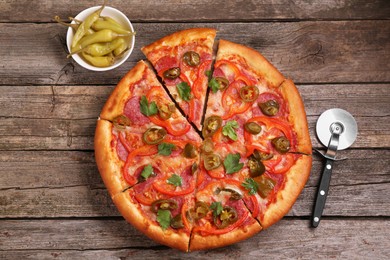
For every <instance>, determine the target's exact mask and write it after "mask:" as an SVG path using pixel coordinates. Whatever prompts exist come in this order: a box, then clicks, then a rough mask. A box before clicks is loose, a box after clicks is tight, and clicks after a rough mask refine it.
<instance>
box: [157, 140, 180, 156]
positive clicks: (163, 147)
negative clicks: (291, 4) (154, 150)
mask: <svg viewBox="0 0 390 260" xmlns="http://www.w3.org/2000/svg"><path fill="white" fill-rule="evenodd" d="M175 148H176V145H174V144H170V143H161V144H159V145H158V154H160V155H165V156H169V155H171V153H172V150H173V149H175Z"/></svg>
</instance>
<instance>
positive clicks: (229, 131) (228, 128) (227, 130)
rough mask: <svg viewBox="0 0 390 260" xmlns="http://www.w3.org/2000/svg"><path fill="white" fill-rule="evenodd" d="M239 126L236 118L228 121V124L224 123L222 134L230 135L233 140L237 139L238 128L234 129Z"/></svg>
mask: <svg viewBox="0 0 390 260" xmlns="http://www.w3.org/2000/svg"><path fill="white" fill-rule="evenodd" d="M238 128H239V125H238V123H237V121H236V120H232V121H228V122H227V123H226V125H224V127H223V128H222V134H223V135H224V136H227V137H229V138H230V139H232V140H233V141H237V138H238V137H237V133H236V130H234V129H238Z"/></svg>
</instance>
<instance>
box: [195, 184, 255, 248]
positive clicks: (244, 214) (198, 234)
mask: <svg viewBox="0 0 390 260" xmlns="http://www.w3.org/2000/svg"><path fill="white" fill-rule="evenodd" d="M252 197H254V196H253V195H251V194H249V193H248V192H247V191H246V190H245V189H244V187H243V186H242V183H241V182H239V181H236V180H234V179H220V180H211V179H209V180H208V181H207V184H206V185H205V186H204V187H203V188H201V189H199V190H198V191H197V192H196V202H195V206H194V207H193V208H191V209H190V210H189V214H188V216H189V218H190V221H191V222H192V223H193V224H194V228H193V230H192V235H191V243H190V251H194V250H204V249H210V248H216V247H222V246H226V245H229V244H231V243H236V242H239V241H242V240H245V239H247V238H249V237H251V236H253V235H254V234H256V233H258V232H259V231H260V230H261V229H262V228H261V226H260V224H259V223H258V221H257V220H256V219H255V217H256V216H253V213H251V212H250V211H249V210H248V209H247V207H246V205H245V203H244V200H252V199H253V198H252ZM254 214H257V213H256V212H254Z"/></svg>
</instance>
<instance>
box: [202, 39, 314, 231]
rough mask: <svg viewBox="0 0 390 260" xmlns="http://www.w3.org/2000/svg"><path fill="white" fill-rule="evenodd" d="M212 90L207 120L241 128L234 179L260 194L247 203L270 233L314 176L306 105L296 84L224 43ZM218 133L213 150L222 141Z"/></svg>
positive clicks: (252, 53)
mask: <svg viewBox="0 0 390 260" xmlns="http://www.w3.org/2000/svg"><path fill="white" fill-rule="evenodd" d="M209 87H210V88H211V90H210V94H209V99H208V104H207V112H206V119H207V118H209V117H213V118H215V117H216V116H218V117H219V118H220V119H222V123H221V124H226V122H229V121H232V120H234V121H236V122H238V126H239V127H238V129H237V133H238V135H237V137H238V138H237V139H238V140H237V141H236V143H235V146H237V144H244V146H245V150H246V151H245V154H244V155H242V154H241V158H240V163H242V164H243V169H242V171H241V172H240V173H241V174H239V175H238V174H235V176H234V175H233V176H231V177H232V178H235V179H237V180H239V181H241V182H243V181H245V183H246V184H245V185H247V186H248V187H251V188H252V190H256V191H257V192H256V194H255V198H256V199H252V200H251V201H249V200H246V201H245V203H246V205H247V207H248V208H249V209H250V211H251V212H258V214H257V218H258V220H259V221H260V223H261V225H262V227H263V228H267V227H269V226H270V225H272V224H273V223H275V222H276V221H278V220H279V219H281V218H282V217H283V216H284V215H285V214H287V212H288V211H289V209H290V208H291V207H292V205H293V204H294V202H295V200H296V199H297V197H298V195H299V194H300V192H301V190H302V189H303V186H304V185H305V183H306V181H307V179H308V176H309V174H310V168H311V167H310V166H311V160H312V158H311V156H307V155H310V154H311V142H310V137H309V133H308V126H307V119H306V114H305V111H304V107H303V102H302V99H301V97H300V95H299V93H298V90H297V88H296V87H295V85H294V84H293V82H292V81H291V80H286V79H285V78H284V77H283V75H282V74H281V73H280V72H279V71H278V70H277V69H276V68H275V67H274V66H272V64H270V63H269V62H268V61H267V60H266V59H265V58H264V57H263V56H262V55H261V54H260V53H258V52H257V51H255V50H253V49H251V48H248V47H246V46H242V45H240V44H236V43H232V42H229V41H225V40H220V41H219V48H218V52H217V57H216V62H215V66H214V71H213V77H212V79H211V81H210V84H209ZM220 104H222V106H221V105H220ZM205 127H206V125H205ZM217 133H218V131H216V134H213V140H214V141H215V142H214V145H215V146H218V145H220V143H221V140H223V139H221V138H219V139H218V138H216V137H215V136H217V135H218V134H217ZM245 174H246V177H245ZM243 176H244V179H243ZM254 203H255V204H256V205H257V206H254Z"/></svg>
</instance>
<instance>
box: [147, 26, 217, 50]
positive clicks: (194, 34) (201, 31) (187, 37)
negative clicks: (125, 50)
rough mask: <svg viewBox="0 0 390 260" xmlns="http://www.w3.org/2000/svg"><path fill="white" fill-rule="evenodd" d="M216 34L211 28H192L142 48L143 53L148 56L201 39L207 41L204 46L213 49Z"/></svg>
mask: <svg viewBox="0 0 390 260" xmlns="http://www.w3.org/2000/svg"><path fill="white" fill-rule="evenodd" d="M216 34H217V31H216V30H215V29H211V28H191V29H187V30H183V31H179V32H176V33H173V34H171V35H168V36H165V37H163V38H161V39H159V40H158V41H155V42H154V43H152V44H149V45H147V46H144V47H142V48H141V51H142V52H143V53H144V54H145V55H146V56H148V54H149V53H150V52H153V51H156V49H159V48H162V47H166V46H168V47H170V46H178V45H182V44H187V43H190V42H196V41H199V40H200V39H205V41H204V42H202V45H204V46H207V48H209V49H212V48H213V43H214V38H215V36H216Z"/></svg>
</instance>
